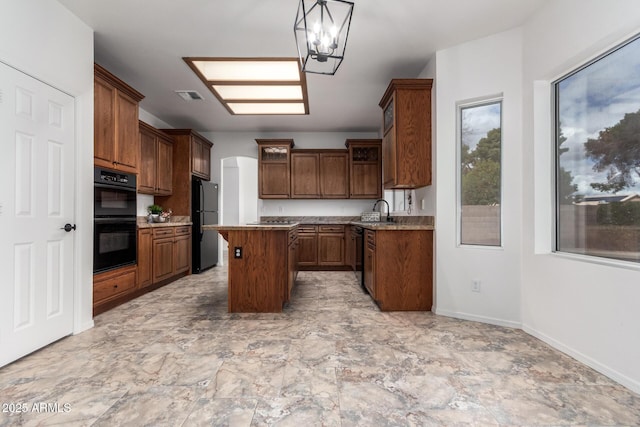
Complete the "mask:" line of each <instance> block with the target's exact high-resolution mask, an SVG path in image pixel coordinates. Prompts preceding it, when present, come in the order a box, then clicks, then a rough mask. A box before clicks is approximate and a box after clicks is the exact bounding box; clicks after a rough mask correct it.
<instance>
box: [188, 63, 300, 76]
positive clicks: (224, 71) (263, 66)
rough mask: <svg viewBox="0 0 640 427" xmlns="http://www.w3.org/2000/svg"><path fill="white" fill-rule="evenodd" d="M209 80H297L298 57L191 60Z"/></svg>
mask: <svg viewBox="0 0 640 427" xmlns="http://www.w3.org/2000/svg"><path fill="white" fill-rule="evenodd" d="M193 65H195V66H196V67H197V68H198V70H200V72H201V73H202V75H203V76H204V77H205V79H207V80H209V81H264V80H270V81H298V80H300V76H299V71H298V70H299V66H298V59H297V58H295V59H293V60H291V61H269V60H264V61H263V60H260V61H258V60H253V59H247V60H234V61H225V60H219V61H193Z"/></svg>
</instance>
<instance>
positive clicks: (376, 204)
mask: <svg viewBox="0 0 640 427" xmlns="http://www.w3.org/2000/svg"><path fill="white" fill-rule="evenodd" d="M378 202H385V203H386V204H387V222H389V221H390V220H389V211H390V209H389V202H387V201H386V200H385V199H378V200H376V202H375V203H374V204H373V209H372V210H373V211H375V210H376V206H378Z"/></svg>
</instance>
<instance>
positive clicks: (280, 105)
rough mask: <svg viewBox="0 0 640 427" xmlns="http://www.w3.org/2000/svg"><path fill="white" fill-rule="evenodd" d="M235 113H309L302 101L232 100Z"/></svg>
mask: <svg viewBox="0 0 640 427" xmlns="http://www.w3.org/2000/svg"><path fill="white" fill-rule="evenodd" d="M228 106H229V108H230V109H231V110H232V111H233V114H244V115H246V114H255V115H257V114H266V115H268V114H284V115H288V114H307V113H306V112H305V106H304V104H303V103H302V102H296V103H294V102H277V103H267V102H230V103H228Z"/></svg>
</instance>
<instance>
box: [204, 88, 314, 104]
mask: <svg viewBox="0 0 640 427" xmlns="http://www.w3.org/2000/svg"><path fill="white" fill-rule="evenodd" d="M213 90H215V91H216V92H218V93H219V94H220V96H221V97H222V98H224V99H226V100H231V99H242V100H246V99H285V100H287V99H288V100H294V99H298V100H302V87H301V86H298V85H296V86H292V85H287V86H285V85H228V86H223V85H214V86H213Z"/></svg>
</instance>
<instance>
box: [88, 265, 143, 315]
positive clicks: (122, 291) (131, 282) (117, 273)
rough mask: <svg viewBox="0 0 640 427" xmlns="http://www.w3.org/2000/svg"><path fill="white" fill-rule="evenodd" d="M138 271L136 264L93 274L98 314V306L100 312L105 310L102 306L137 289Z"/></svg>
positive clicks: (94, 305)
mask: <svg viewBox="0 0 640 427" xmlns="http://www.w3.org/2000/svg"><path fill="white" fill-rule="evenodd" d="M136 271H137V268H136V266H135V265H130V266H126V267H122V268H118V269H115V270H110V271H105V272H104V273H98V274H95V275H94V276H93V308H94V314H96V308H97V309H98V310H97V311H98V312H101V311H104V310H101V308H102V307H105V306H108V305H110V303H112V302H113V301H114V300H117V299H118V298H120V297H122V296H124V295H127V294H129V293H131V292H132V291H135V289H136Z"/></svg>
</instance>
